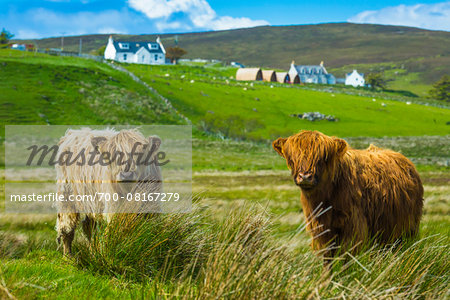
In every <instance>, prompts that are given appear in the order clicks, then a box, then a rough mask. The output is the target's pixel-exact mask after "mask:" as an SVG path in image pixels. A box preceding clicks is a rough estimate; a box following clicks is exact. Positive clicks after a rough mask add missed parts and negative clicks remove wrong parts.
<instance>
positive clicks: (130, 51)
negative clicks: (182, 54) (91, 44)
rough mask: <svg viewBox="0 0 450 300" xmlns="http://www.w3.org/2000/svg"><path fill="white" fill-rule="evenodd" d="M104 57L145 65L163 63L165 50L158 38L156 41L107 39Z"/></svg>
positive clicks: (164, 61)
mask: <svg viewBox="0 0 450 300" xmlns="http://www.w3.org/2000/svg"><path fill="white" fill-rule="evenodd" d="M104 57H105V59H112V60H115V61H119V62H128V63H135V64H146V65H163V64H165V63H166V50H165V49H164V46H163V44H162V43H161V40H160V38H159V37H158V38H157V39H156V42H124V41H114V40H113V38H112V36H110V37H109V39H108V44H107V45H106V49H105V56H104Z"/></svg>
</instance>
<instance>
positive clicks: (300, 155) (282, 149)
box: [272, 131, 423, 260]
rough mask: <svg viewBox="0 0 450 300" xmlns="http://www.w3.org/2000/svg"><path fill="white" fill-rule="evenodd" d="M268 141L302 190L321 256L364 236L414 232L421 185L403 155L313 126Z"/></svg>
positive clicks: (387, 239) (384, 238)
mask: <svg viewBox="0 0 450 300" xmlns="http://www.w3.org/2000/svg"><path fill="white" fill-rule="evenodd" d="M272 146H273V148H274V149H275V150H276V151H277V152H278V154H280V155H281V156H282V157H284V158H285V159H286V163H287V166H288V168H289V169H290V170H291V174H292V177H293V179H294V182H295V184H296V185H297V186H299V187H300V189H301V204H302V207H303V212H304V215H305V218H306V220H307V230H308V232H309V233H310V234H311V236H312V245H311V246H312V248H313V249H314V250H321V252H323V254H324V257H325V260H328V259H330V258H332V257H333V256H335V255H336V254H337V252H338V251H340V252H343V251H347V250H350V249H352V251H353V252H354V251H357V249H358V248H359V246H358V245H361V244H363V243H364V242H367V241H369V240H376V241H378V242H379V243H381V244H388V243H391V242H394V241H396V240H399V239H402V238H404V237H413V236H415V235H416V234H417V233H418V230H419V223H420V218H421V215H422V208H423V186H422V182H421V180H420V177H419V174H418V173H417V170H416V169H415V167H414V165H413V163H412V162H411V161H410V160H408V159H407V158H406V157H405V156H403V155H402V154H400V153H398V152H394V151H391V150H386V149H381V148H378V147H375V146H373V145H370V147H369V148H368V149H366V150H356V149H352V148H351V147H350V146H349V145H348V144H347V142H346V141H344V140H343V139H339V138H336V137H329V136H326V135H324V134H322V133H320V132H317V131H301V132H300V133H298V134H296V135H293V136H291V137H288V138H279V139H277V140H275V141H274V142H273V143H272ZM338 249H339V250H338Z"/></svg>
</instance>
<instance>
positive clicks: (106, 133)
mask: <svg viewBox="0 0 450 300" xmlns="http://www.w3.org/2000/svg"><path fill="white" fill-rule="evenodd" d="M160 144H161V140H160V139H159V138H158V137H148V138H145V137H144V136H143V135H142V134H141V133H140V132H139V131H137V130H121V131H119V132H118V131H115V130H113V129H106V130H91V129H89V128H83V129H81V130H68V131H67V132H66V134H65V136H63V137H62V138H61V139H60V141H59V144H58V146H59V149H58V154H57V156H58V161H59V162H60V163H59V164H56V166H55V167H56V174H57V188H58V194H61V195H64V196H65V199H69V196H70V195H72V197H73V196H86V195H88V196H92V197H94V196H95V197H96V198H95V200H92V201H89V200H88V198H85V200H83V201H61V202H58V203H57V209H58V217H57V223H56V230H57V232H58V238H57V241H58V243H61V242H62V244H63V248H64V254H70V253H71V246H72V241H73V239H74V234H75V229H76V227H77V225H78V223H79V221H80V215H81V214H84V215H85V219H84V220H83V222H82V228H83V231H84V233H85V235H86V236H87V238H88V239H90V237H91V231H92V229H93V227H94V225H95V222H96V221H97V220H99V219H102V218H103V216H105V215H106V220H107V221H110V219H111V217H112V216H113V214H114V213H117V212H135V211H136V209H137V210H139V209H143V207H136V206H138V205H143V204H142V203H139V204H136V202H131V203H132V204H129V203H128V204H127V202H126V201H120V200H123V199H127V194H128V193H130V192H132V191H133V187H135V186H137V185H139V184H140V183H141V182H142V180H148V179H149V178H151V181H152V184H153V185H152V188H151V192H161V189H162V183H161V182H162V176H161V170H160V167H159V166H158V164H157V163H155V156H156V152H157V150H158V148H159V146H160ZM64 157H66V158H64ZM61 161H63V162H64V161H65V162H66V163H65V164H61ZM100 193H101V194H102V195H103V197H102V196H101V195H100ZM114 196H115V200H119V201H114V199H113V198H114ZM122 197H123V198H122ZM91 199H94V198H91ZM107 200H109V201H107ZM124 202H125V204H127V205H134V206H133V207H126V206H125V207H124V206H120V205H121V204H124ZM146 203H147V202H146ZM152 205H155V204H152ZM156 205H157V204H156ZM147 208H148V207H147ZM144 209H145V208H144ZM152 209H153V210H155V211H152V212H157V210H158V209H159V206H158V207H156V208H155V207H153V208H152Z"/></svg>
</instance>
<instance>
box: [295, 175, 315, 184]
mask: <svg viewBox="0 0 450 300" xmlns="http://www.w3.org/2000/svg"><path fill="white" fill-rule="evenodd" d="M312 179H313V175H312V173H310V172H308V173H298V176H297V184H300V183H302V182H312Z"/></svg>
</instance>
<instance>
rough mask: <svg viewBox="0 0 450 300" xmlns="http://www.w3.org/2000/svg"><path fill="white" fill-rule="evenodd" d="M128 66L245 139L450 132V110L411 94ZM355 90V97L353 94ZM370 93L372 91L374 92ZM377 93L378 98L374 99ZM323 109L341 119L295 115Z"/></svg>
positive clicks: (193, 112)
mask: <svg viewBox="0 0 450 300" xmlns="http://www.w3.org/2000/svg"><path fill="white" fill-rule="evenodd" d="M126 68H128V69H129V70H131V71H132V72H134V73H135V74H136V75H138V76H139V77H140V78H141V79H142V80H144V81H146V82H147V83H149V84H151V85H152V86H153V87H155V88H156V89H157V90H158V91H159V92H160V93H161V94H162V95H164V96H165V97H167V98H168V99H170V101H171V102H172V103H173V105H174V106H175V107H176V108H177V109H178V110H179V111H180V112H182V113H183V114H184V115H186V116H187V117H189V118H190V119H191V120H192V122H193V123H194V124H195V125H197V126H198V127H199V128H201V129H202V130H204V131H212V132H216V133H219V134H221V135H224V136H228V137H233V138H241V139H246V138H247V139H253V140H261V139H273V138H275V137H278V136H280V135H291V134H292V133H295V132H297V131H299V130H300V129H315V130H320V131H322V132H324V133H326V134H329V135H338V136H377V137H382V136H399V135H409V136H417V135H436V134H437V135H442V134H447V133H449V132H450V127H449V125H447V122H448V121H449V120H450V111H449V110H448V109H440V108H436V107H432V106H423V105H416V104H414V102H417V101H425V100H423V99H418V98H407V100H408V101H410V102H411V103H412V104H410V105H408V104H407V102H408V101H406V100H405V102H401V101H391V100H386V99H382V98H381V99H380V98H379V96H382V95H378V94H373V95H372V97H369V96H365V97H364V96H359V95H358V93H366V92H367V93H369V92H368V91H365V90H361V91H358V89H353V88H352V89H348V88H347V89H344V91H339V90H338V89H337V88H336V89H335V90H333V87H328V88H325V87H322V89H323V90H327V89H328V90H327V91H323V92H318V91H314V90H311V89H313V88H318V87H314V86H306V87H301V86H292V85H285V84H284V85H283V84H270V83H267V84H264V83H248V82H236V81H234V80H232V79H230V76H231V77H232V76H234V74H233V73H234V72H235V69H229V68H222V69H220V68H219V69H217V68H208V67H187V66H140V65H126ZM345 91H352V92H353V93H354V94H355V95H348V94H347V93H344V92H345ZM369 95H370V93H369ZM374 97H375V98H374ZM315 111H319V112H321V113H323V114H325V115H333V116H335V117H336V118H338V119H339V121H338V122H330V121H326V120H322V121H316V122H310V121H308V120H302V119H299V118H296V117H292V116H291V115H292V114H299V113H305V112H315Z"/></svg>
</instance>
